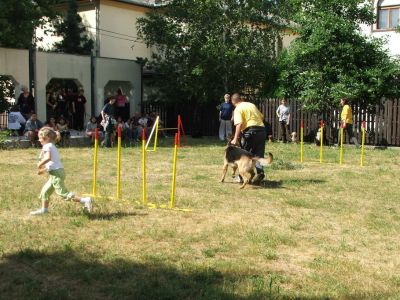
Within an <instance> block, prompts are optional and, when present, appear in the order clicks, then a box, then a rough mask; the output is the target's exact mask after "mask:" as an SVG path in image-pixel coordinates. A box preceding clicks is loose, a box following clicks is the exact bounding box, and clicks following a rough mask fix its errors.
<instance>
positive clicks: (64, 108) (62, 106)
mask: <svg viewBox="0 0 400 300" xmlns="http://www.w3.org/2000/svg"><path fill="white" fill-rule="evenodd" d="M57 112H58V115H57V117H64V118H68V103H67V96H66V94H65V90H64V89H61V90H59V92H58V95H57Z"/></svg>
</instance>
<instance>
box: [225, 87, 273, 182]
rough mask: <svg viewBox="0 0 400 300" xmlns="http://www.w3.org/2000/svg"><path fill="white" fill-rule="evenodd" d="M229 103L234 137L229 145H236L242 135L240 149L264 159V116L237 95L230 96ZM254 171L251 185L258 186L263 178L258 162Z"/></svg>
mask: <svg viewBox="0 0 400 300" xmlns="http://www.w3.org/2000/svg"><path fill="white" fill-rule="evenodd" d="M231 101H232V104H233V106H235V110H234V112H233V123H234V126H235V136H234V138H233V140H232V142H231V143H232V144H237V142H238V141H239V139H240V134H242V139H243V144H242V148H243V149H245V150H247V151H249V152H250V153H251V154H253V155H255V156H258V157H264V152H265V139H266V134H265V127H264V122H263V119H264V116H263V115H262V113H261V112H260V111H259V110H258V109H257V107H256V106H255V105H254V104H253V103H250V102H246V101H244V100H243V98H241V97H240V95H239V94H238V93H235V94H233V95H232V97H231ZM256 170H257V176H256V177H255V178H254V180H253V183H254V184H259V183H261V181H262V180H263V179H264V178H265V174H264V169H263V167H262V166H261V164H260V163H259V162H257V163H256Z"/></svg>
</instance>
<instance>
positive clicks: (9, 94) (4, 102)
mask: <svg viewBox="0 0 400 300" xmlns="http://www.w3.org/2000/svg"><path fill="white" fill-rule="evenodd" d="M14 96H15V95H14V84H13V82H12V81H11V79H10V78H9V77H8V76H3V75H0V113H2V112H4V111H6V110H7V109H9V108H10V102H9V101H8V100H9V99H11V98H14Z"/></svg>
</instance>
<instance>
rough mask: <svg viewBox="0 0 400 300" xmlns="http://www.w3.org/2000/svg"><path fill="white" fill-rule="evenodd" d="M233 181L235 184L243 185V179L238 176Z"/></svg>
mask: <svg viewBox="0 0 400 300" xmlns="http://www.w3.org/2000/svg"><path fill="white" fill-rule="evenodd" d="M234 181H235V182H237V183H243V179H242V178H241V177H240V176H239V175H238V176H236V177H235V180H234Z"/></svg>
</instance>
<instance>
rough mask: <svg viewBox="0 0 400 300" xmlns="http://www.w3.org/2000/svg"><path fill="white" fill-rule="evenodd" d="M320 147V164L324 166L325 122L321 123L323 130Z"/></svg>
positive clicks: (321, 131) (320, 136)
mask: <svg viewBox="0 0 400 300" xmlns="http://www.w3.org/2000/svg"><path fill="white" fill-rule="evenodd" d="M319 139H320V146H319V163H320V164H322V163H323V162H324V153H323V151H324V150H323V149H324V148H323V142H324V121H321V130H320V135H319Z"/></svg>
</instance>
